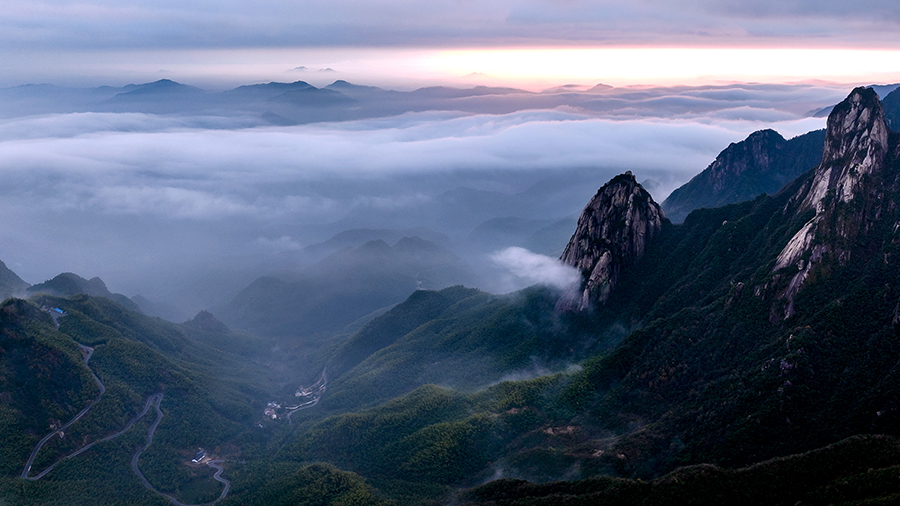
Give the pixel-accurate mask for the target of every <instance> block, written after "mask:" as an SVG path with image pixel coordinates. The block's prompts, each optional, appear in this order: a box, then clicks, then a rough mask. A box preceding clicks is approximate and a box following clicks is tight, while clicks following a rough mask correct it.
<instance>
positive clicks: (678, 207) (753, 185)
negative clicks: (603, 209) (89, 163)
mask: <svg viewBox="0 0 900 506" xmlns="http://www.w3.org/2000/svg"><path fill="white" fill-rule="evenodd" d="M824 142H825V131H824V130H816V131H813V132H809V133H806V134H803V135H800V136H797V137H794V138H793V139H790V140H787V141H786V140H785V139H784V137H782V136H781V135H780V134H779V133H778V132H776V131H774V130H760V131H758V132H754V133H752V134H750V136H748V137H747V138H746V139H745V140H743V141H741V142H738V143H733V144H731V145H729V146H728V147H727V148H725V150H723V151H722V152H721V153H719V156H717V157H716V160H715V161H714V162H713V163H711V164H710V165H709V167H707V168H706V169H705V170H704V171H703V172H701V173H700V174H698V175H696V176H694V177H693V178H692V179H691V180H690V181H688V182H687V183H685V184H684V185H682V186H681V187H679V188H678V189H676V190H675V191H673V192H672V193H671V195H669V197H668V198H666V200H664V201H663V203H662V207H663V209H665V210H666V216H668V217H669V219H671V220H672V221H674V222H676V223H680V222H682V221H684V218H685V216H687V215H688V213H690V212H691V211H693V210H694V209H699V208H701V207H721V206H723V205H726V204H732V203H734V202H740V201H743V200H749V199H752V198H754V197H756V196H757V195H759V194H761V193H767V194H770V195H773V194H775V193H776V192H778V190H780V189H781V188H782V187H783V186H784V185H785V184H786V183H788V182H790V181H792V180H793V179H794V178H796V177H797V176H799V175H800V174H802V173H803V172H806V171H807V170H809V169H810V168H812V167H815V166H816V165H818V164H819V162H820V161H821V159H822V158H821V156H822V145H823V143H824Z"/></svg>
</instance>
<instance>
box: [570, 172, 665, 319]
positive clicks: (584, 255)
mask: <svg viewBox="0 0 900 506" xmlns="http://www.w3.org/2000/svg"><path fill="white" fill-rule="evenodd" d="M664 219H665V214H664V213H663V211H662V209H661V208H660V207H659V204H657V203H656V202H654V201H653V198H652V197H651V196H650V194H649V193H648V192H647V191H646V190H645V189H644V188H643V187H642V186H641V185H640V184H638V182H637V181H636V180H635V178H634V176H633V175H632V174H631V172H626V173H625V174H621V175H619V176H616V177H614V178H613V179H612V180H611V181H610V182H608V183H606V184H605V185H603V187H602V188H600V190H598V191H597V194H596V195H594V198H592V199H591V201H590V202H589V203H588V205H587V207H585V208H584V211H583V212H582V213H581V217H580V218H579V219H578V225H577V226H576V229H575V234H574V235H573V236H572V238H571V239H570V240H569V244H568V245H567V246H566V249H565V251H564V252H563V254H562V256H561V257H560V260H561V261H562V262H563V263H565V264H567V265H571V266H573V267H575V268H577V269H579V270H580V271H581V274H582V280H581V281H580V283H579V285H578V286H573V287H572V288H571V289H570V290H569V291H568V292H567V293H566V294H565V295H564V296H563V298H562V299H561V300H560V305H559V308H560V309H562V310H581V309H585V308H587V307H589V306H590V305H591V304H592V303H599V304H603V303H605V302H606V301H607V300H608V299H609V296H610V294H611V293H612V290H613V289H614V288H615V286H616V283H618V281H619V277H620V275H621V273H622V270H623V269H624V268H626V267H629V266H631V265H634V264H635V263H636V262H637V261H638V260H640V258H641V257H642V256H643V255H644V251H645V250H646V248H647V243H648V242H649V241H650V240H651V239H652V238H653V237H654V236H655V235H656V234H657V233H659V231H660V230H661V229H662V221H663V220H664Z"/></svg>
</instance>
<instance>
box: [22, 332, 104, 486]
mask: <svg viewBox="0 0 900 506" xmlns="http://www.w3.org/2000/svg"><path fill="white" fill-rule="evenodd" d="M75 344H78V346H79V347H80V348H81V349H82V351H84V352H86V353H87V355H86V356H85V357H84V365H85V367H87V368H88V370H89V371H91V376H93V377H94V381H96V382H97V386H98V387H100V393H99V394H98V395H97V398H96V399H94V400H93V401H91V403H90V404H88V405H87V407H86V408H84V409H82V410H81V411H80V412H79V413H78V414H77V415H75V417H74V418H72V419H71V420H69V421H68V423H66V424H65V425H63V426H62V427H60V428H58V429H56V430H55V431H53V432H51V433H50V434H47V435H46V436H44V439H41V440H40V442H38V444H37V446H35V447H34V450H32V451H31V455H29V456H28V461H27V462H26V463H25V469H24V470H22V474H21V477H22V478H24V479H26V480H39V479H41V478H43V477H44V475H45V474H47V473H49V472H50V471H51V470H53V468H54V467H55V466H56V464H58V463H60V462H61V461H62V460H63V459H60V460H57V461H56V462H54V463H53V465H51V466H50V467H48V468H47V469H44V470H43V471H41V472H40V473H39V474H38V475H36V476H28V474H29V473H31V466H32V464H34V459H35V457H37V454H38V452H39V451H41V448H43V447H44V445H45V444H46V443H47V441H50V438H52V437H53V436H55V435H57V434H59V433H60V432H62V431H64V430H66V429H68V428H69V426H70V425H72V424H73V423H75V422H77V421H78V420H80V419H81V417H83V416H84V415H85V414H87V412H88V411H89V410H90V409H91V407H92V406H93V405H94V404H96V403H97V401H99V400H100V397H102V396H103V394H104V393H105V392H106V387H105V386H103V382H101V381H100V378H98V377H97V375H96V374H94V371H93V370H91V368H90V367H89V366H88V360H90V359H91V356H92V355H93V354H94V349H93V348H89V347H87V346H85V345H83V344H80V343H75ZM101 441H102V440H101ZM97 442H98V443H99V441H97ZM92 444H93V443H92ZM86 449H87V448H82V449H81V450H79V451H77V452H75V453H74V454H72V455H69V456H68V457H73V456H75V455H77V454H78V453H81V452H82V451H84V450H86ZM68 457H63V458H68Z"/></svg>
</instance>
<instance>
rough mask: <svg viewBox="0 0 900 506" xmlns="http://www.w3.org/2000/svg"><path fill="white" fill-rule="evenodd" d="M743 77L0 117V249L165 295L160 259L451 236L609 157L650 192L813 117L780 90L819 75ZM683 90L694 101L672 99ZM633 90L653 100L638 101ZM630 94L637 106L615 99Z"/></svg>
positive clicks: (520, 260)
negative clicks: (460, 205) (553, 94)
mask: <svg viewBox="0 0 900 506" xmlns="http://www.w3.org/2000/svg"><path fill="white" fill-rule="evenodd" d="M281 68H283V67H281ZM745 88H746V89H740V88H739V87H733V88H729V89H727V90H723V89H699V88H698V89H691V90H681V92H682V93H683V94H684V95H685V96H687V97H688V98H689V99H690V100H685V101H682V102H678V101H672V102H671V103H674V104H675V106H676V107H680V108H682V109H684V110H685V111H687V112H682V113H681V114H680V115H679V116H678V117H676V118H668V117H665V116H666V115H668V114H670V110H669V109H666V108H665V107H668V105H666V106H665V107H664V106H663V104H669V102H668V101H664V100H655V99H658V98H659V97H669V96H673V95H675V94H676V93H677V92H676V90H646V89H644V90H631V91H628V92H627V93H626V92H623V94H625V95H628V96H626V97H625V98H622V99H621V102H622V103H623V104H625V105H622V104H619V105H617V106H616V107H618V109H616V113H615V114H610V115H607V116H604V115H603V114H599V113H597V112H595V111H588V110H583V109H582V110H577V109H570V110H559V109H549V110H548V109H528V110H520V111H518V112H512V113H506V114H483V113H465V112H460V111H433V112H419V113H408V114H403V115H398V116H390V117H384V118H373V119H362V120H355V121H345V122H333V123H318V124H309V125H301V126H290V127H269V126H265V127H255V128H246V126H250V125H253V124H254V123H253V122H252V120H251V119H248V118H242V117H225V118H223V117H214V116H187V115H184V116H158V115H152V114H137V113H121V114H111V113H75V114H55V115H42V116H32V117H25V118H16V119H3V120H0V177H2V178H3V182H4V184H3V185H0V215H2V216H5V217H7V219H4V220H0V236H2V237H4V238H5V240H4V241H3V242H2V243H0V259H2V260H4V261H6V262H7V263H16V264H21V265H22V267H21V269H19V270H18V273H19V274H20V275H21V276H23V277H24V278H25V279H29V280H34V281H39V280H42V279H48V278H50V277H52V276H54V275H56V274H57V273H59V272H62V271H75V272H78V273H79V274H81V275H84V276H87V277H91V276H94V275H99V276H101V277H102V278H104V280H105V281H106V282H107V283H108V284H110V286H111V289H114V290H118V291H123V292H126V293H137V292H141V293H144V294H145V295H150V294H148V293H147V291H146V290H144V289H143V287H145V286H146V284H147V283H157V284H158V285H159V286H160V288H158V290H159V293H167V292H165V290H168V289H170V288H168V287H169V286H170V283H169V282H168V281H169V280H167V279H166V277H165V276H164V275H162V274H160V273H167V272H171V271H172V270H173V269H175V268H177V267H180V268H182V272H194V271H195V270H196V269H194V267H195V266H208V265H211V261H212V260H213V259H221V258H234V259H236V260H234V264H237V265H239V266H245V267H246V266H247V265H257V264H256V262H259V263H260V264H261V263H263V262H262V260H261V256H264V255H266V254H272V253H274V252H278V251H291V250H293V249H296V248H299V247H301V246H304V245H308V244H311V243H313V242H319V241H323V240H326V239H328V238H329V237H330V236H331V235H333V234H334V233H336V232H339V231H341V230H345V229H349V228H359V227H363V226H365V227H371V228H412V227H427V228H429V229H431V230H433V231H435V232H437V233H444V234H446V235H447V236H449V239H450V241H457V242H459V241H462V238H464V237H465V236H466V235H467V234H468V233H469V232H470V231H471V228H473V227H474V226H475V225H477V224H478V223H480V222H482V221H486V220H489V219H495V218H506V217H509V216H513V215H516V214H515V213H514V212H512V211H509V209H511V208H510V207H505V206H506V200H504V196H514V195H519V194H524V195H527V196H528V198H530V199H532V200H528V201H527V202H529V203H536V204H535V207H538V205H540V206H544V207H541V208H540V209H537V210H535V211H534V212H535V213H538V214H539V215H536V216H522V217H523V218H527V219H532V220H534V219H547V220H550V219H556V218H561V217H564V216H571V215H573V214H576V213H577V212H578V211H580V209H581V208H582V207H583V205H584V204H585V203H586V202H587V200H588V199H589V198H590V195H591V194H593V192H594V191H596V189H597V188H599V187H600V186H601V185H602V184H604V183H605V182H606V181H608V180H609V179H610V178H611V177H612V176H614V175H616V174H618V173H621V172H624V171H625V170H631V171H632V172H634V173H635V175H636V176H637V177H638V178H639V180H641V181H643V180H646V179H648V178H650V179H653V180H655V181H658V182H659V190H658V192H657V191H656V190H654V196H655V198H656V199H657V200H662V199H663V198H664V197H665V195H666V194H667V193H668V192H669V191H671V190H672V189H673V188H675V187H676V186H678V185H680V184H682V183H684V182H685V181H687V180H688V179H689V178H690V177H692V176H693V175H695V174H696V173H698V172H699V171H700V170H702V169H703V168H705V167H706V166H708V165H709V163H710V162H711V161H712V160H714V159H715V157H716V155H717V154H718V153H719V152H720V151H721V150H722V149H724V148H725V147H726V146H728V144H729V143H731V142H736V141H740V140H742V139H744V138H745V137H746V136H747V135H748V134H749V133H751V132H753V131H754V130H759V129H761V128H774V129H776V130H778V131H779V132H781V133H782V134H783V135H785V136H786V137H790V136H793V135H797V134H800V133H804V132H806V131H809V130H812V129H815V128H821V127H822V126H824V122H825V120H824V119H822V118H802V117H799V116H795V115H793V113H792V112H791V110H790V109H789V108H788V106H786V105H781V104H782V102H783V103H785V104H789V103H792V102H790V101H789V100H787V99H786V98H785V97H790V96H793V97H794V98H796V99H797V100H799V101H801V102H803V101H806V102H814V101H815V100H820V101H821V100H822V99H821V96H823V95H821V91H820V92H819V93H820V95H816V92H814V91H810V90H809V89H808V88H803V87H796V88H790V87H788V88H773V89H769V90H768V91H767V90H764V89H762V88H759V87H745ZM799 88H803V89H799ZM804 90H805V91H804ZM826 91H827V90H826ZM828 93H831V92H830V91H827V93H825V94H824V96H825V97H826V98H827V97H830V95H828ZM767 94H768V95H767ZM694 95H696V98H697V101H698V103H700V104H701V105H702V107H703V109H702V110H701V109H696V110H695V109H692V107H691V106H690V105H689V104H690V102H691V100H693V99H694V98H695V97H694ZM766 96H770V97H771V100H769V101H768V102H767V101H766ZM816 96H819V97H820V98H818V99H816ZM654 100H655V101H654ZM742 100H746V101H751V102H753V103H754V105H753V106H752V107H750V106H748V107H742V106H740V105H739V104H740V103H741V101H742ZM710 102H712V103H714V104H718V105H716V106H715V107H713V108H711V109H710V108H709V103H710ZM641 103H646V104H656V105H655V107H658V109H657V110H656V113H655V114H656V116H653V115H652V114H654V113H653V109H652V107H651V106H650V105H646V106H640V107H638V104H641ZM685 104H688V105H685ZM552 106H553V107H555V104H553V105H552ZM632 106H633V107H634V108H635V109H639V108H641V114H630V115H628V114H625V113H624V112H623V111H625V110H626V109H627V108H628V107H632ZM804 107H806V106H805V105H804ZM809 109H812V107H808V108H807V109H806V110H809ZM772 119H776V120H779V121H777V122H774V123H773V122H771V121H770V120H772ZM459 187H468V188H472V189H474V190H476V192H471V193H466V192H462V193H460V195H462V196H464V197H465V196H466V195H469V197H471V200H467V201H465V202H474V203H475V204H473V207H472V208H466V209H464V210H455V209H452V207H436V206H438V205H439V204H441V198H440V196H441V195H442V194H444V193H445V192H448V191H449V190H454V189H456V188H459ZM477 190H480V191H481V193H478V192H477ZM488 192H494V193H491V194H488ZM542 192H543V193H542ZM485 194H487V195H489V197H487V198H486V200H485V198H483V196H484V195H485ZM491 195H493V196H496V197H497V198H494V197H493V196H491ZM469 197H466V198H469ZM479 199H481V200H479ZM495 201H496V202H495ZM518 202H522V200H519V201H518ZM445 204H446V202H444V204H441V205H445ZM494 204H496V205H494ZM529 205H530V204H529ZM477 206H481V207H477ZM515 209H516V210H517V212H518V211H519V210H521V207H516V208H515ZM426 211H427V212H426ZM461 211H465V212H464V213H463V212H461ZM460 214H467V215H469V214H470V215H471V216H467V217H466V219H467V220H470V221H467V222H466V224H465V226H467V227H470V228H469V229H462V225H459V226H458V227H457V229H451V225H452V224H451V222H453V223H457V224H458V223H459V221H456V222H454V221H453V220H457V218H458V217H459V215H460ZM520 214H521V213H520ZM401 224H402V227H401V226H400V225H401ZM261 238H262V239H261ZM562 246H563V245H560V247H562ZM487 263H492V264H493V265H492V271H491V272H490V273H486V274H485V279H488V278H490V277H491V276H495V277H497V279H499V281H498V282H497V283H496V286H494V285H491V286H488V283H487V282H486V283H485V284H484V285H481V287H482V288H486V289H489V290H497V291H502V290H506V291H509V290H512V289H515V288H519V287H522V286H527V285H529V284H534V283H538V282H542V283H549V284H551V285H553V286H561V285H563V284H565V282H566V280H567V279H570V278H568V277H567V274H566V270H565V269H562V270H560V269H561V268H560V267H559V266H558V265H557V264H556V263H555V261H553V260H552V259H550V258H548V257H540V256H537V255H534V254H533V253H530V252H528V251H527V250H516V249H513V250H504V251H501V252H499V253H498V254H497V255H496V258H494V259H493V261H488V262H487ZM228 265H229V266H231V265H232V264H228ZM203 268H207V267H203ZM498 270H499V271H501V272H500V273H499V274H498ZM548 273H555V274H552V275H551V274H548ZM122 279H130V281H129V282H128V283H127V284H125V285H124V286H123V285H122V284H120V283H124V282H123V281H121V280H122ZM491 279H493V278H491ZM172 282H174V281H172Z"/></svg>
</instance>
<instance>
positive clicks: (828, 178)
mask: <svg viewBox="0 0 900 506" xmlns="http://www.w3.org/2000/svg"><path fill="white" fill-rule="evenodd" d="M890 140H891V135H890V130H889V129H888V126H887V124H886V122H885V118H884V111H883V109H882V106H881V103H880V102H879V100H878V95H877V94H876V93H875V91H874V90H872V89H871V88H856V89H855V90H853V92H851V93H850V95H849V96H848V97H847V98H846V99H845V100H844V101H843V102H841V103H840V104H838V105H837V106H835V108H834V110H832V112H831V114H830V115H829V117H828V128H827V132H826V139H825V148H824V151H823V156H822V163H821V164H820V165H819V166H818V167H817V168H816V170H815V173H814V174H813V177H812V178H811V179H810V180H808V181H807V182H806V183H805V184H804V185H803V186H802V187H801V188H800V190H799V191H798V192H797V194H796V195H795V196H794V197H793V199H792V200H791V202H790V203H789V204H788V207H793V208H794V209H793V212H797V213H803V212H809V211H812V210H814V211H815V215H814V216H813V217H812V218H811V219H810V220H809V221H808V222H806V224H805V225H804V226H803V227H802V228H801V229H800V230H799V231H798V232H797V233H796V234H794V236H793V237H792V238H791V239H790V241H789V242H788V244H787V245H786V246H785V247H784V249H783V250H782V251H781V253H780V254H779V255H778V258H777V260H776V262H775V267H774V269H773V272H774V273H779V272H782V273H783V274H784V275H787V276H789V281H788V282H787V284H786V286H785V287H784V288H783V289H782V290H781V292H780V293H779V298H781V299H783V300H784V301H785V302H786V306H785V308H784V313H783V317H784V318H788V317H790V316H791V315H793V314H794V297H795V296H796V295H797V293H798V292H799V291H800V289H801V288H802V287H803V286H804V284H805V283H806V281H807V279H809V278H810V276H812V275H814V274H815V273H816V271H817V270H821V269H823V268H825V267H827V266H828V265H831V264H832V263H837V264H838V265H845V264H846V263H847V261H848V260H849V259H850V256H851V252H852V251H853V250H854V249H858V248H855V245H856V244H857V243H858V241H860V240H862V239H864V238H865V237H866V236H867V235H868V234H869V232H870V231H871V230H872V228H873V226H874V224H875V223H876V222H877V221H878V220H879V219H881V217H882V213H883V211H884V206H885V205H886V204H887V202H886V201H885V191H886V189H887V188H889V187H890V186H891V184H890V183H887V185H886V182H885V176H886V174H885V168H886V166H887V160H888V157H889V153H890V151H891V147H890V145H889V143H890ZM895 150H896V146H895ZM893 186H896V185H893ZM785 211H786V212H787V211H788V209H785ZM794 269H796V271H795V272H794V273H791V271H792V270H794Z"/></svg>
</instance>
